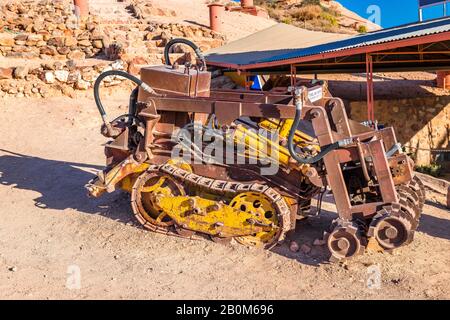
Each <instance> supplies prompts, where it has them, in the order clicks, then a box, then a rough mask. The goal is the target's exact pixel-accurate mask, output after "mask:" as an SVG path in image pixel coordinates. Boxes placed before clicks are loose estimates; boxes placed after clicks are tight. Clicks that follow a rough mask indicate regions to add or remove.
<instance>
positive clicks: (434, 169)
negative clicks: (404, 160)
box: [416, 163, 442, 178]
mask: <svg viewBox="0 0 450 320" xmlns="http://www.w3.org/2000/svg"><path fill="white" fill-rule="evenodd" d="M416 171H417V172H421V173H424V174H428V175H430V176H433V177H436V178H438V177H440V176H441V175H442V166H441V165H439V164H435V163H434V164H430V165H423V166H416Z"/></svg>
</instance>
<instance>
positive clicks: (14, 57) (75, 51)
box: [0, 0, 225, 98]
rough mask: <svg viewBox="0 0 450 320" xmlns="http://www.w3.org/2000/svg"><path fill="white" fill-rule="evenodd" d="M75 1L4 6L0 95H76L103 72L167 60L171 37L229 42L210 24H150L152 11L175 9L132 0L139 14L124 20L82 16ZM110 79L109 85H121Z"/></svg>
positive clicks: (206, 43)
mask: <svg viewBox="0 0 450 320" xmlns="http://www.w3.org/2000/svg"><path fill="white" fill-rule="evenodd" d="M72 3H73V1H71V0H56V1H51V0H25V1H11V2H9V3H7V4H5V5H2V6H0V97H4V96H9V97H15V98H21V97H34V96H42V97H48V96H49V95H52V94H53V93H55V94H59V93H62V94H66V95H68V96H74V94H73V90H87V89H89V88H91V87H92V85H93V83H94V81H95V80H96V78H97V77H98V75H99V74H100V73H101V72H103V71H105V70H111V69H119V70H122V69H123V70H125V71H128V72H130V73H133V74H138V73H139V70H140V68H141V67H142V66H145V65H155V64H162V63H164V58H163V51H164V46H165V45H166V43H167V42H168V41H169V40H171V39H172V38H175V37H183V38H187V39H189V40H192V41H194V42H195V43H196V44H197V45H198V46H199V47H200V49H201V50H202V51H206V50H209V49H211V48H214V47H218V46H221V45H222V44H223V43H224V41H225V37H224V36H223V35H221V34H219V33H215V32H212V31H211V30H209V29H208V28H206V27H202V26H192V25H186V24H178V23H156V22H152V21H151V17H152V15H162V14H164V15H173V14H174V13H173V12H169V11H167V12H165V11H161V10H158V8H155V7H154V6H152V5H151V4H148V3H147V2H145V1H138V0H135V1H132V4H131V5H130V10H131V11H132V12H133V13H134V15H135V16H136V17H135V18H133V17H131V16H130V19H129V21H127V22H126V23H124V22H123V21H122V22H120V21H119V22H117V21H114V20H108V17H107V16H106V17H103V16H102V17H100V16H96V15H90V16H89V17H87V18H83V19H78V18H77V17H76V16H75V14H74V12H73V7H72ZM180 50H181V51H180ZM177 52H178V53H179V54H181V55H182V52H183V49H182V48H181V49H179V50H178V51H177ZM108 80H111V81H106V82H105V84H106V85H108V86H115V85H120V84H121V81H120V79H108Z"/></svg>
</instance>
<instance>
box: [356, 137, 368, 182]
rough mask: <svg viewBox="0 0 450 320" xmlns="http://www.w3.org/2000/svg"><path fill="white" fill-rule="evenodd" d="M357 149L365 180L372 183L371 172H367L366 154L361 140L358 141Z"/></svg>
mask: <svg viewBox="0 0 450 320" xmlns="http://www.w3.org/2000/svg"><path fill="white" fill-rule="evenodd" d="M356 147H357V148H358V153H359V159H360V160H361V168H362V171H363V175H364V179H366V181H367V182H369V181H370V176H369V171H368V170H367V163H366V159H365V158H364V152H363V149H362V146H361V141H360V140H359V138H358V139H357V140H356Z"/></svg>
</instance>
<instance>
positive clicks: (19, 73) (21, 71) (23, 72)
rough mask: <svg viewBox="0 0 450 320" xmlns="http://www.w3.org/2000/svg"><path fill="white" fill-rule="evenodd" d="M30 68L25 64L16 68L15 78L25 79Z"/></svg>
mask: <svg viewBox="0 0 450 320" xmlns="http://www.w3.org/2000/svg"><path fill="white" fill-rule="evenodd" d="M28 72H29V69H28V67H25V66H19V67H17V68H15V69H14V78H15V79H25V77H26V76H27V75H28Z"/></svg>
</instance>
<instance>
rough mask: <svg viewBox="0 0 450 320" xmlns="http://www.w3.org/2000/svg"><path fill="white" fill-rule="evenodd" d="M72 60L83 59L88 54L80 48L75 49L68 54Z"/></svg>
mask: <svg viewBox="0 0 450 320" xmlns="http://www.w3.org/2000/svg"><path fill="white" fill-rule="evenodd" d="M67 58H68V59H70V60H83V59H85V58H86V54H85V53H84V52H82V51H79V50H74V51H72V52H70V53H69V54H68V55H67Z"/></svg>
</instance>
